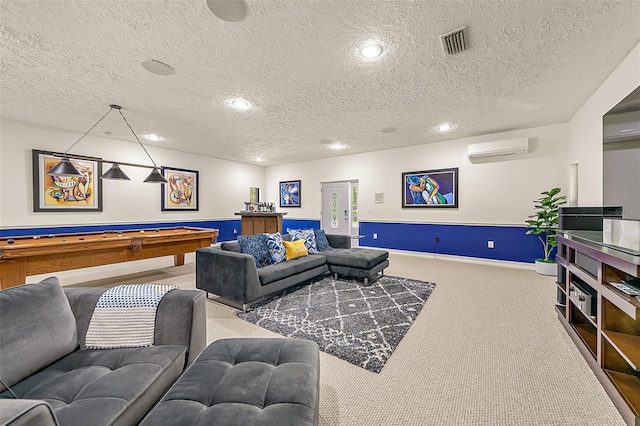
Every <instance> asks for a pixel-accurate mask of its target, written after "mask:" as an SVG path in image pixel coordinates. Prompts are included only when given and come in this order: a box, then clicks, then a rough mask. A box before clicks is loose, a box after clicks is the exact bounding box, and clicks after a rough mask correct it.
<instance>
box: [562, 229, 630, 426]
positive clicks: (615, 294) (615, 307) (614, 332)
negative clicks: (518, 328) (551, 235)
mask: <svg viewBox="0 0 640 426" xmlns="http://www.w3.org/2000/svg"><path fill="white" fill-rule="evenodd" d="M557 239H558V244H559V247H558V248H559V250H558V252H559V253H560V254H559V255H556V259H557V261H558V269H559V273H558V281H557V285H558V300H557V302H556V313H557V314H558V318H559V319H560V321H561V323H562V324H563V325H564V327H565V329H566V330H567V332H568V333H569V335H570V336H571V338H572V340H573V341H574V342H575V344H576V345H577V346H578V349H580V352H581V353H582V354H583V356H584V357H585V359H586V360H587V363H588V364H589V366H590V367H591V368H592V369H593V371H594V373H595V374H596V376H597V377H598V379H599V380H600V382H601V383H602V385H603V387H604V389H605V390H606V391H607V393H608V394H609V396H610V397H611V400H612V401H613V403H614V404H615V405H616V407H617V408H618V410H619V411H620V414H622V417H623V418H624V419H625V421H626V422H627V423H628V424H629V425H631V426H640V301H638V299H636V298H635V297H633V296H629V295H628V294H626V293H624V292H622V291H620V290H618V289H617V288H615V287H614V286H612V285H610V284H609V283H610V282H620V281H623V280H628V279H630V278H639V277H640V256H633V255H630V254H628V253H624V252H622V251H616V250H613V249H611V248H610V247H605V246H603V245H601V244H597V243H595V242H590V241H585V240H584V239H581V238H573V236H572V235H571V233H564V234H563V233H560V234H558V236H557ZM573 286H577V287H579V288H582V290H587V291H588V292H589V293H590V296H591V306H594V305H593V304H596V306H597V309H595V315H593V311H590V312H583V311H582V309H584V310H585V311H586V310H589V309H590V308H588V307H587V306H588V305H585V304H583V303H582V301H581V300H578V299H577V298H576V295H578V296H579V295H581V294H586V293H575V289H574V288H573ZM570 290H571V294H569V293H570ZM563 295H564V296H566V297H564V299H566V303H562V300H561V299H563ZM565 304H566V306H563V305H565ZM591 309H593V308H591Z"/></svg>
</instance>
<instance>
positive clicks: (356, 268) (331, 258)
mask: <svg viewBox="0 0 640 426" xmlns="http://www.w3.org/2000/svg"><path fill="white" fill-rule="evenodd" d="M320 253H321V254H322V255H323V256H325V257H326V258H327V265H328V266H329V271H330V272H331V273H332V274H333V275H334V276H335V277H336V278H337V276H338V275H348V276H351V277H356V278H363V279H364V284H365V285H367V284H369V280H370V279H372V278H373V277H375V276H376V275H377V274H378V273H381V274H382V273H384V272H383V271H384V268H386V267H387V266H389V259H388V258H389V252H388V251H385V250H378V249H371V248H364V247H354V248H341V249H332V250H323V251H321V252H320Z"/></svg>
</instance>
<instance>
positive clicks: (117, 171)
mask: <svg viewBox="0 0 640 426" xmlns="http://www.w3.org/2000/svg"><path fill="white" fill-rule="evenodd" d="M100 177H101V178H102V179H115V180H131V179H129V176H127V175H126V174H125V172H123V171H122V169H121V168H120V165H119V164H118V163H113V165H112V166H111V168H110V169H109V170H107V171H106V172H104V174H103V175H102V176H100Z"/></svg>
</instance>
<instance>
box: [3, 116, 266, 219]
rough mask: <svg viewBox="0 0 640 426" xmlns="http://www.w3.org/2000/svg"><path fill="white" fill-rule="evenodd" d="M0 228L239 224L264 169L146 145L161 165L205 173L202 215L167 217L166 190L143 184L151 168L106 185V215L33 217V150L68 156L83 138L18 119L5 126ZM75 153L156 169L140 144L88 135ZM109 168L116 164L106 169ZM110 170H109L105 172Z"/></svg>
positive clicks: (131, 169)
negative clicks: (237, 213) (238, 213)
mask: <svg viewBox="0 0 640 426" xmlns="http://www.w3.org/2000/svg"><path fill="white" fill-rule="evenodd" d="M0 125H1V130H0V132H1V133H0V226H2V227H3V228H11V227H22V226H46V225H52V226H55V225H82V224H92V223H130V222H134V223H135V222H165V221H192V220H215V219H237V216H234V215H233V213H234V212H235V211H239V210H240V209H242V207H243V206H244V204H243V202H244V201H246V200H248V198H249V187H251V186H257V187H261V186H262V183H263V180H264V167H261V166H254V165H248V164H242V163H236V162H232V161H226V160H220V159H217V158H211V157H204V156H202V155H193V154H187V153H183V152H178V151H173V150H170V149H164V148H157V147H152V146H148V145H145V146H146V147H147V149H148V151H149V153H150V154H151V157H152V158H153V159H154V160H155V162H156V163H157V164H158V165H159V166H169V167H177V168H183V169H190V170H198V171H199V172H200V174H199V178H200V200H199V203H200V210H199V211H197V212H162V211H161V210H160V185H158V184H151V183H143V180H144V178H145V177H146V176H147V175H148V174H149V172H150V169H145V168H137V167H127V166H122V169H123V170H124V171H125V172H126V173H127V175H128V176H129V177H130V178H131V181H125V182H120V181H112V180H104V181H103V212H87V213H85V212H78V213H66V212H63V213H58V212H38V213H34V212H33V206H32V178H31V176H32V167H31V150H32V149H41V150H49V151H55V152H64V151H65V150H66V149H67V148H68V147H69V146H70V145H71V144H72V143H73V142H74V141H76V140H77V139H78V138H79V137H80V134H78V133H75V132H69V131H64V130H59V129H54V128H50V127H44V126H38V125H32V124H28V123H23V122H19V121H14V120H7V119H2V120H1V121H0ZM71 153H72V154H73V153H75V154H80V155H87V156H95V157H101V158H105V159H109V160H120V161H124V162H131V163H137V164H147V165H150V164H151V162H150V161H149V158H148V157H147V156H146V154H145V153H144V151H143V150H142V148H141V147H140V145H138V143H137V142H128V141H120V140H115V139H110V138H105V137H100V136H93V135H88V136H87V137H85V138H84V139H83V140H82V141H81V142H80V143H79V144H78V145H77V146H76V147H75V148H74V149H73V150H72V151H71ZM106 166H107V167H109V166H110V165H106ZM105 171H106V170H105Z"/></svg>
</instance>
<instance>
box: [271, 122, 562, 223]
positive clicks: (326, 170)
mask: <svg viewBox="0 0 640 426" xmlns="http://www.w3.org/2000/svg"><path fill="white" fill-rule="evenodd" d="M521 136H527V137H529V138H530V150H529V153H528V154H525V155H520V156H514V157H501V158H500V159H494V160H485V161H484V162H482V163H479V162H478V163H475V164H472V163H471V162H470V161H469V159H468V158H467V145H468V144H470V143H478V142H487V141H492V140H500V139H510V138H515V137H521ZM566 142H567V134H566V125H565V124H558V125H552V126H543V127H536V128H531V129H522V130H517V131H512V132H504V133H496V134H491V135H483V136H478V137H472V138H465V139H456V140H451V141H445V142H438V143H431V144H423V145H416V146H412V147H407V148H401V149H390V150H384V151H377V152H370V153H364V154H354V155H345V156H340V157H334V158H330V159H323V160H317V161H308V162H302V163H297V164H287V165H282V166H273V167H267V169H266V175H265V185H264V189H263V194H265V195H264V196H265V197H266V198H265V199H269V200H276V201H277V200H278V187H279V186H278V183H279V182H280V181H285V180H297V179H300V180H301V181H302V182H301V187H302V199H301V204H302V207H301V208H286V209H279V210H281V211H286V212H288V215H287V216H286V218H292V219H293V218H295V219H319V218H320V208H321V197H320V187H321V182H327V181H335V180H350V179H357V180H358V181H359V197H358V200H359V205H358V210H359V213H358V216H359V218H360V220H362V221H386V222H413V221H415V222H427V223H428V222H431V223H471V224H479V223H480V224H496V225H523V224H524V220H526V218H527V216H528V215H529V214H531V213H532V212H533V203H532V201H533V200H534V199H536V198H538V196H539V193H540V192H542V191H545V190H548V189H551V188H553V187H555V186H560V187H563V189H564V191H563V192H564V193H565V194H566V175H567V168H568V166H567V165H566V164H567V161H566V156H565V151H566ZM449 167H458V168H459V193H458V198H459V208H458V209H415V208H413V209H403V208H401V195H402V182H401V176H402V172H410V171H418V170H428V169H440V168H449ZM376 192H384V198H385V202H384V204H375V203H374V193H376Z"/></svg>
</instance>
